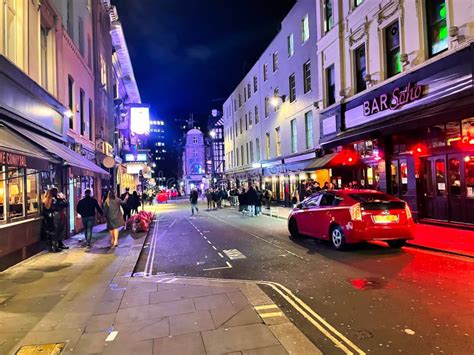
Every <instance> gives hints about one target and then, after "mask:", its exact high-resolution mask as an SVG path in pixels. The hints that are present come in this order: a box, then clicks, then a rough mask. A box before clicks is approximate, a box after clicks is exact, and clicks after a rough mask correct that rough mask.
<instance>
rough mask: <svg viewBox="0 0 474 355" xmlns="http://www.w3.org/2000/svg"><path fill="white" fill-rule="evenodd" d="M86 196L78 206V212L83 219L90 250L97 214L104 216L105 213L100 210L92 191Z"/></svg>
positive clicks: (87, 244) (86, 240) (86, 193)
mask: <svg viewBox="0 0 474 355" xmlns="http://www.w3.org/2000/svg"><path fill="white" fill-rule="evenodd" d="M84 195H85V196H84V198H83V199H82V200H80V201H79V203H78V204H77V207H76V212H77V213H78V214H79V215H80V216H81V218H82V226H83V227H84V236H85V242H86V247H87V248H90V247H91V241H92V228H93V227H94V223H95V213H96V211H97V213H99V214H100V215H101V216H103V215H104V212H103V211H102V208H100V206H99V203H98V202H97V200H96V199H95V198H93V197H92V196H91V195H92V192H91V190H90V189H87V190H86V191H85V192H84Z"/></svg>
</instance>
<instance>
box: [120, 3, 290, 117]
mask: <svg viewBox="0 0 474 355" xmlns="http://www.w3.org/2000/svg"><path fill="white" fill-rule="evenodd" d="M295 2H296V0H237V1H233V0H202V1H198V0H112V3H113V4H114V5H116V6H117V10H118V14H119V18H120V20H121V22H122V25H123V28H124V31H125V37H126V40H127V44H128V48H129V52H130V55H131V58H132V64H133V67H134V71H135V76H136V79H137V82H138V87H139V90H140V93H141V96H142V101H143V102H144V103H148V104H150V105H151V106H152V112H154V114H155V115H158V117H159V118H161V119H163V120H165V121H167V122H168V124H169V125H172V119H173V118H181V117H188V116H189V113H191V112H193V113H194V114H195V115H197V116H198V117H199V116H202V117H206V116H207V115H208V114H209V112H210V110H211V109H212V108H221V107H222V103H223V101H224V99H225V98H227V96H228V95H229V94H230V93H231V92H232V90H233V89H234V88H235V86H236V85H237V84H238V83H239V82H240V81H241V79H242V78H243V76H244V75H245V73H246V72H247V71H248V70H250V68H251V67H252V65H253V64H254V63H255V61H256V59H257V58H258V57H259V55H260V54H261V53H262V52H263V51H264V49H265V48H266V47H267V45H268V44H269V43H270V41H271V40H272V38H273V37H274V36H275V34H276V33H277V32H278V29H279V25H280V22H281V20H282V19H283V18H284V17H285V15H286V14H287V13H288V11H289V10H290V9H291V7H292V6H293V5H294V3H295Z"/></svg>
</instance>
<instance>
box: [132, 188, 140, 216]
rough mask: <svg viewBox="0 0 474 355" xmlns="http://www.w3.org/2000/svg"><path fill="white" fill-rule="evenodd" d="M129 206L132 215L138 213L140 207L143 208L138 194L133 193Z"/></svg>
mask: <svg viewBox="0 0 474 355" xmlns="http://www.w3.org/2000/svg"><path fill="white" fill-rule="evenodd" d="M129 201H130V202H129V205H130V208H131V214H135V213H138V207H140V206H141V204H142V203H141V202H140V196H138V192H136V191H133V193H132V196H131V197H130V198H129Z"/></svg>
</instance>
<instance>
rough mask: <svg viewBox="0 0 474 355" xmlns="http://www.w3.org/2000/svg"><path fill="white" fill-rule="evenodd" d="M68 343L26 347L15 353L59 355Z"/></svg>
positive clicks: (19, 354) (20, 354)
mask: <svg viewBox="0 0 474 355" xmlns="http://www.w3.org/2000/svg"><path fill="white" fill-rule="evenodd" d="M65 346H66V343H51V344H41V345H25V346H22V347H21V348H20V349H18V351H17V352H16V353H15V354H16V355H59V354H61V352H62V351H63V349H64V347H65Z"/></svg>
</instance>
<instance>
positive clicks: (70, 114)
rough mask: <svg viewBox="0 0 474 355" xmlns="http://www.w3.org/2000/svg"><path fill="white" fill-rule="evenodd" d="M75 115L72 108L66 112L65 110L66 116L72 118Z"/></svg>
mask: <svg viewBox="0 0 474 355" xmlns="http://www.w3.org/2000/svg"><path fill="white" fill-rule="evenodd" d="M72 115H73V113H72V111H71V110H67V111H66V112H64V116H66V117H67V118H71V117H72Z"/></svg>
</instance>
